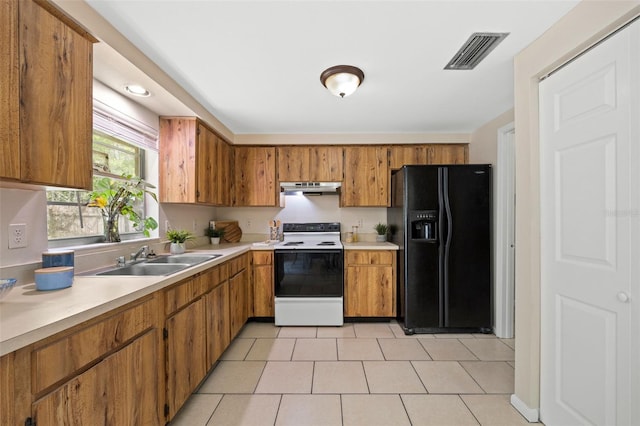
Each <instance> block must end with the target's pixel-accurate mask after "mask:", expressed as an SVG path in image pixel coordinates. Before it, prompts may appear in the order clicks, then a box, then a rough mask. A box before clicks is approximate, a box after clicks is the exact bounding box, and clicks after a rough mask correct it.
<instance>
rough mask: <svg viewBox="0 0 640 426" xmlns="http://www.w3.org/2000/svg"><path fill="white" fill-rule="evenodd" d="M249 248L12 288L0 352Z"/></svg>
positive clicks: (0, 315) (4, 304) (0, 313)
mask: <svg viewBox="0 0 640 426" xmlns="http://www.w3.org/2000/svg"><path fill="white" fill-rule="evenodd" d="M250 249H252V247H251V244H250V243H235V244H224V245H222V246H220V248H215V249H207V250H197V249H196V250H189V251H188V253H211V254H214V253H215V254H222V255H223V256H221V257H218V258H216V259H213V260H210V261H207V262H203V263H200V264H198V265H194V266H192V267H190V268H187V269H184V270H182V271H180V272H177V273H175V274H172V275H169V276H107V275H76V276H75V277H74V280H73V285H72V286H71V287H68V288H65V289H61V290H53V291H38V290H36V289H35V284H25V285H22V286H18V287H16V288H14V289H13V290H11V292H10V293H9V294H8V295H7V296H6V297H5V298H4V299H2V300H1V301H0V356H3V355H6V354H8V353H10V352H13V351H15V350H18V349H20V348H23V347H25V346H27V345H30V344H32V343H34V342H37V341H39V340H42V339H44V338H47V337H49V336H52V335H54V334H56V333H58V332H60V331H63V330H66V329H68V328H70V327H73V326H75V325H77V324H80V323H82V322H84V321H87V320H90V319H92V318H95V317H97V316H98V315H101V314H103V313H105V312H109V311H111V310H113V309H116V308H118V307H120V306H124V305H126V304H127V303H130V302H133V301H135V300H137V299H140V298H141V297H144V296H146V295H149V294H151V293H153V292H155V291H158V290H160V289H162V288H164V287H167V286H169V285H171V284H173V283H176V282H178V281H181V280H183V279H185V278H187V277H189V276H191V275H193V274H196V273H198V272H201V271H204V270H206V269H209V268H210V267H212V266H215V265H217V264H220V263H223V262H225V261H227V260H229V259H230V258H232V257H235V256H237V255H239V254H242V253H245V252H247V251H249V250H250Z"/></svg>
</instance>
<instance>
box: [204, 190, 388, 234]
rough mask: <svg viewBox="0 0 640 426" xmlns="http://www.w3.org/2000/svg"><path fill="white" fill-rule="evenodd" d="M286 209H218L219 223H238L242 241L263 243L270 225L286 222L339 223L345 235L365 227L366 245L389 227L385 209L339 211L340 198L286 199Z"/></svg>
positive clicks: (289, 196) (326, 196) (331, 196)
mask: <svg viewBox="0 0 640 426" xmlns="http://www.w3.org/2000/svg"><path fill="white" fill-rule="evenodd" d="M284 199H285V200H284V205H285V207H284V208H279V207H233V208H231V207H218V208H217V209H216V217H215V219H217V220H237V221H238V225H239V226H240V228H241V229H242V233H243V237H242V239H243V241H261V240H265V239H267V238H268V234H269V221H270V220H272V219H275V220H280V221H281V222H282V223H285V222H334V221H335V222H340V224H341V230H342V232H343V233H345V232H350V231H351V227H352V226H354V225H358V224H359V223H362V226H361V227H360V228H359V233H360V234H361V235H362V238H363V240H365V241H374V240H375V231H374V230H373V226H374V225H375V224H377V223H378V222H383V223H386V221H387V209H386V208H384V207H345V208H339V205H338V201H339V197H338V196H337V195H321V196H303V195H286V196H285V197H284Z"/></svg>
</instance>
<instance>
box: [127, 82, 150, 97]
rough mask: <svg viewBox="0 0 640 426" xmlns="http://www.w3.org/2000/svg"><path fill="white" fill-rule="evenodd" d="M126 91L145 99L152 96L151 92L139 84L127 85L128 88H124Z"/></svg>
mask: <svg viewBox="0 0 640 426" xmlns="http://www.w3.org/2000/svg"><path fill="white" fill-rule="evenodd" d="M124 90H126V91H127V92H128V93H131V94H132V95H135V96H142V97H143V98H146V97H147V96H149V95H151V92H149V91H148V90H147V89H145V88H144V87H142V86H140V85H139V84H127V85H126V86H124Z"/></svg>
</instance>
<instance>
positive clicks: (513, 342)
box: [500, 339, 516, 349]
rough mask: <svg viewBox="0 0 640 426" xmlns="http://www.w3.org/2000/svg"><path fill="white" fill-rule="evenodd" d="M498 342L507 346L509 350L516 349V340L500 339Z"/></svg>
mask: <svg viewBox="0 0 640 426" xmlns="http://www.w3.org/2000/svg"><path fill="white" fill-rule="evenodd" d="M500 341H501V342H502V343H504V344H505V345H507V346H509V347H510V348H511V349H515V348H516V339H500Z"/></svg>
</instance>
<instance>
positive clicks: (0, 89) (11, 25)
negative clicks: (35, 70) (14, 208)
mask: <svg viewBox="0 0 640 426" xmlns="http://www.w3.org/2000/svg"><path fill="white" fill-rule="evenodd" d="M18 52H19V47H18V2H16V1H12V0H1V1H0V117H2V119H1V120H0V177H3V178H7V179H15V180H19V179H20V132H19V129H20V59H19V56H18V55H19V53H18Z"/></svg>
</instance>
